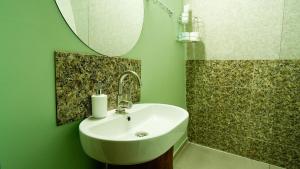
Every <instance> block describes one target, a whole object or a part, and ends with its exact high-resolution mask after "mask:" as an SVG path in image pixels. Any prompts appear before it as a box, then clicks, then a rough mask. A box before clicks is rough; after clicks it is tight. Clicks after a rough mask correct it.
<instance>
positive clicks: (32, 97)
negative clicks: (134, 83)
mask: <svg viewBox="0 0 300 169" xmlns="http://www.w3.org/2000/svg"><path fill="white" fill-rule="evenodd" d="M164 2H165V3H166V4H169V5H170V7H172V8H173V9H175V11H176V14H178V13H179V10H180V8H181V1H176V2H175V1H172V0H166V1H164ZM176 18H177V16H175V17H174V18H173V19H170V18H169V17H168V16H167V14H165V13H164V12H163V11H162V10H161V9H160V8H158V6H154V5H153V4H151V3H150V4H147V2H145V24H144V30H143V33H142V36H141V39H140V40H139V42H138V44H137V46H136V47H135V48H134V49H133V50H132V51H131V52H130V53H129V54H128V55H127V56H128V57H132V58H138V59H141V60H142V80H143V86H142V102H160V103H170V104H174V105H178V106H181V107H184V106H185V79H184V58H183V46H182V45H181V44H179V43H177V42H176V41H175V36H176V31H177V28H176V27H177V24H176ZM0 22H1V26H0V49H1V50H0V51H1V54H0V55H1V56H0V163H1V165H2V169H41V168H42V169H50V168H51V169H53V168H55V169H68V168H70V169H83V168H84V169H88V168H93V166H94V165H95V162H94V161H93V160H91V159H89V158H88V157H87V156H86V155H85V154H84V153H83V151H82V149H81V146H80V142H79V137H78V129H77V128H78V124H79V122H75V123H72V124H68V125H64V126H61V127H56V124H55V88H54V84H55V81H54V80H55V78H54V58H53V52H54V50H63V51H74V52H84V53H94V52H93V51H92V50H90V49H89V48H87V47H86V46H85V45H84V44H83V43H82V42H81V41H80V40H78V39H77V37H76V36H75V35H74V34H73V33H72V32H71V31H70V29H69V28H68V26H67V25H66V24H65V22H64V20H63V18H62V17H61V16H60V13H59V11H58V9H57V7H56V5H55V3H54V1H52V0H42V1H36V0H26V1H11V0H1V1H0Z"/></svg>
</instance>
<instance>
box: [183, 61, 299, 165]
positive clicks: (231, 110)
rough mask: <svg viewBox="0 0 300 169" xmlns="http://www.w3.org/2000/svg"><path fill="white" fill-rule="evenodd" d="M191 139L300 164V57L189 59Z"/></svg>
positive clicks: (257, 157)
mask: <svg viewBox="0 0 300 169" xmlns="http://www.w3.org/2000/svg"><path fill="white" fill-rule="evenodd" d="M186 71H187V72H186V73H187V81H186V85H187V86H186V89H187V108H188V111H189V113H190V123H189V138H190V140H191V141H192V142H195V143H198V144H202V145H205V146H209V147H212V148H216V149H220V150H223V151H227V152H230V153H234V154H238V155H241V156H245V157H249V158H252V159H255V160H259V161H264V162H267V163H270V164H274V165H278V166H282V167H286V168H288V169H299V168H300V60H274V61H271V60H270V61H265V60H252V61H251V60H249V61H247V60H241V61H240V60H235V61H228V60H227V61H225V60H224V61H221V60H210V61H205V60H188V61H187V62H186Z"/></svg>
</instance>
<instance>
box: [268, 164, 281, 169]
mask: <svg viewBox="0 0 300 169" xmlns="http://www.w3.org/2000/svg"><path fill="white" fill-rule="evenodd" d="M270 169H284V168H282V167H277V166H275V165H270Z"/></svg>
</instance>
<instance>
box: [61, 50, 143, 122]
mask: <svg viewBox="0 0 300 169" xmlns="http://www.w3.org/2000/svg"><path fill="white" fill-rule="evenodd" d="M55 66H56V102H57V104H56V105H57V106H56V107H57V125H62V124H66V123H68V122H72V121H76V120H80V119H83V118H85V117H87V116H89V115H90V114H91V105H90V96H91V95H92V94H94V93H95V91H96V88H97V86H98V84H99V83H100V85H101V88H102V91H103V92H104V93H105V94H107V95H108V108H109V109H113V108H115V106H116V97H117V91H118V79H119V76H120V75H121V74H122V73H123V72H124V71H126V70H133V71H136V72H137V73H138V74H139V75H140V74H141V62H140V61H138V60H131V59H124V58H114V57H106V56H94V55H81V54H77V53H63V52H55ZM130 78H132V77H129V78H127V80H126V81H127V83H125V84H128V85H125V86H124V87H125V89H126V90H125V91H131V98H132V100H133V101H134V102H137V101H139V98H140V91H139V89H138V88H135V87H133V86H134V85H130V82H129V81H132V79H130Z"/></svg>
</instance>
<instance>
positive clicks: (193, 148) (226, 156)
mask: <svg viewBox="0 0 300 169" xmlns="http://www.w3.org/2000/svg"><path fill="white" fill-rule="evenodd" d="M174 169H283V168H280V167H276V166H272V165H269V164H266V163H263V162H258V161H255V160H251V159H248V158H245V157H241V156H237V155H234V154H230V153H226V152H223V151H219V150H215V149H211V148H208V147H204V146H201V145H197V144H193V143H187V144H186V145H185V146H184V147H183V148H182V150H181V151H180V152H179V153H178V154H177V155H176V156H175V159H174Z"/></svg>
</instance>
